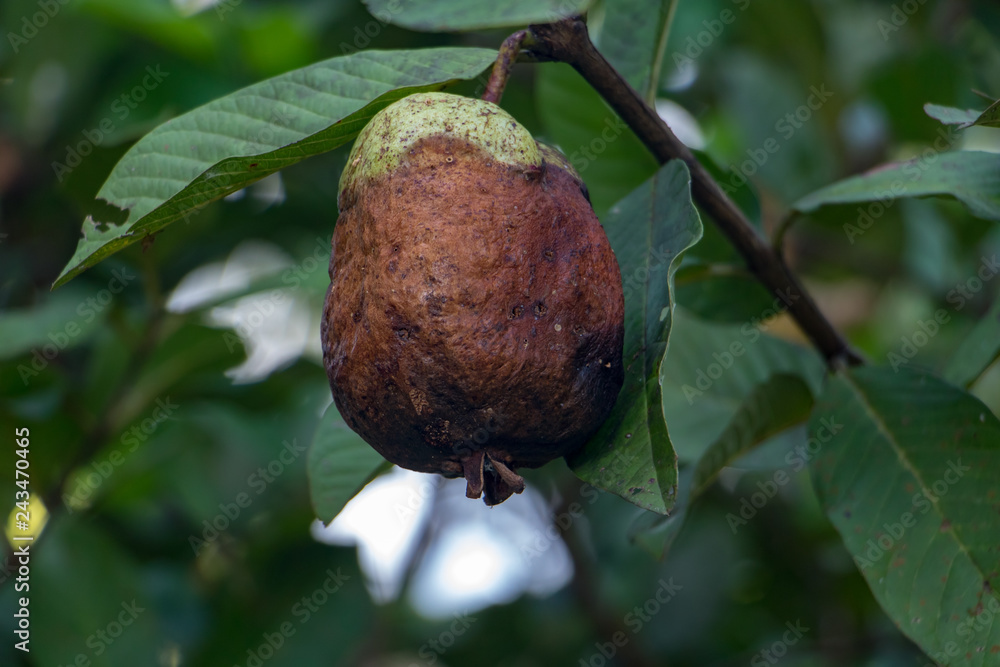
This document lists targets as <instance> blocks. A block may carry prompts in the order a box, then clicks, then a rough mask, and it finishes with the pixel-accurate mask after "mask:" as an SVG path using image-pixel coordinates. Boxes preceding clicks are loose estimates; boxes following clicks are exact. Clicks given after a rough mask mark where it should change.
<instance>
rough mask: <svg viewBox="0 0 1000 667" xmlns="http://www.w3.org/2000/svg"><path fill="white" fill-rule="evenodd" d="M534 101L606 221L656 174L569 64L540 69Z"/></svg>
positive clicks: (644, 152)
mask: <svg viewBox="0 0 1000 667" xmlns="http://www.w3.org/2000/svg"><path fill="white" fill-rule="evenodd" d="M535 102H536V106H537V108H538V115H539V117H540V118H541V119H542V123H543V124H544V126H545V133H546V135H545V138H546V139H548V140H550V141H552V142H554V143H556V144H557V145H558V146H559V148H561V149H562V151H563V152H564V153H565V154H566V156H567V157H568V158H569V161H570V163H572V165H573V167H575V168H576V170H577V171H578V172H579V173H580V176H581V177H583V180H584V181H585V182H586V183H587V187H588V188H589V189H590V199H591V201H592V202H593V204H594V210H595V211H597V215H599V216H602V217H603V214H604V212H605V211H606V210H607V209H608V208H610V207H611V205H613V204H614V203H615V202H617V201H619V200H621V199H622V198H624V197H625V196H626V195H628V194H629V193H630V192H632V191H633V190H635V189H636V188H637V187H639V186H640V185H641V184H642V183H644V182H645V181H646V179H648V178H649V177H650V176H652V175H653V174H654V173H656V170H657V168H658V165H657V163H656V160H655V159H654V158H653V156H652V154H651V153H650V152H649V151H648V150H646V147H645V146H643V145H642V143H641V142H640V141H639V139H637V138H636V136H635V134H633V132H632V130H630V129H629V128H628V126H627V125H626V124H625V122H624V121H623V120H622V119H621V118H619V117H618V114H616V113H615V112H614V111H612V109H611V107H609V106H608V105H607V104H606V103H605V102H604V100H603V99H601V96H600V95H599V94H598V93H597V92H595V91H594V89H593V88H591V87H590V85H589V84H588V83H587V82H586V81H584V79H583V77H581V76H580V75H579V74H577V73H576V72H575V71H574V70H573V68H572V67H570V66H569V65H564V64H561V63H550V64H545V65H542V66H540V67H539V68H538V74H537V78H536V81H535Z"/></svg>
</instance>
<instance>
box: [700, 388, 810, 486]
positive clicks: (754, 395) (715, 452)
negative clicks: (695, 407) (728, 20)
mask: <svg viewBox="0 0 1000 667" xmlns="http://www.w3.org/2000/svg"><path fill="white" fill-rule="evenodd" d="M812 407H813V394H812V391H811V388H810V387H809V385H808V384H806V383H805V382H804V381H803V380H802V378H800V377H798V376H796V375H785V374H777V375H774V376H772V377H771V378H769V379H768V380H766V381H765V382H762V383H761V384H759V385H757V386H756V387H755V388H754V389H753V391H751V392H750V393H749V394H748V395H747V397H746V399H744V401H743V403H742V405H740V407H739V409H738V410H737V411H736V414H735V415H733V418H732V420H730V422H729V424H727V425H726V428H725V430H724V431H723V432H722V434H721V435H720V436H719V437H718V438H717V439H716V441H715V442H713V443H712V444H711V445H710V446H709V447H708V449H706V450H705V452H704V453H703V454H702V455H701V458H700V459H699V460H698V463H697V464H696V465H695V469H694V477H693V479H692V481H691V498H692V500H693V499H694V498H696V497H697V496H699V495H701V494H702V493H704V491H705V489H707V488H708V487H709V486H710V485H711V484H712V482H714V481H715V478H716V477H718V475H719V471H720V470H722V469H723V468H725V467H726V466H729V465H731V464H732V463H733V462H734V461H736V459H738V458H740V457H741V456H743V455H744V454H746V453H747V452H749V451H750V450H752V449H753V448H754V447H756V446H757V445H759V444H761V443H762V442H764V441H766V440H768V439H769V438H771V437H773V436H775V435H777V434H778V433H781V432H782V431H784V430H786V429H789V428H791V427H793V426H795V425H796V424H805V423H806V421H807V420H808V419H809V413H810V412H812ZM788 463H789V465H792V462H791V461H788Z"/></svg>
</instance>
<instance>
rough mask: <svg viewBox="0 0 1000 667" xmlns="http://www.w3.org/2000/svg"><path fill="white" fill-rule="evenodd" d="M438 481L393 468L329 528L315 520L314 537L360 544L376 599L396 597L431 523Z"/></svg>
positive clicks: (371, 591) (368, 579)
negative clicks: (428, 524) (420, 539)
mask: <svg viewBox="0 0 1000 667" xmlns="http://www.w3.org/2000/svg"><path fill="white" fill-rule="evenodd" d="M437 482H438V478H437V477H435V476H433V475H426V474H423V473H419V472H413V471H411V470H403V469H402V468H393V469H392V471H391V472H389V473H388V474H386V475H383V476H382V477H379V478H378V479H376V480H374V481H373V482H372V483H371V484H369V485H368V486H366V487H365V488H364V490H362V491H361V493H359V494H358V495H357V496H355V497H354V498H353V499H352V500H351V501H350V502H349V503H347V505H346V506H345V507H344V509H343V510H342V511H341V513H340V514H338V515H337V517H336V518H335V519H334V520H333V521H332V522H331V523H330V525H329V526H326V527H324V526H323V522H321V521H315V522H313V525H312V534H313V537H314V538H315V539H316V540H317V541H319V542H323V543H325V544H338V545H344V546H351V545H357V547H358V561H359V562H360V564H361V570H362V571H363V572H364V573H365V577H366V578H367V582H366V583H367V586H368V591H369V592H370V593H371V596H372V598H373V599H374V600H375V601H376V602H379V603H384V602H389V601H391V600H394V599H396V598H397V597H399V593H400V590H401V589H402V587H403V578H404V575H405V573H406V568H407V565H408V564H409V563H410V561H411V560H412V559H413V556H414V552H415V550H416V547H417V541H418V539H419V538H420V534H421V532H422V530H423V529H424V528H425V527H426V523H427V518H428V516H429V514H430V505H431V502H430V501H431V500H432V499H433V497H434V485H435V484H436V483H437Z"/></svg>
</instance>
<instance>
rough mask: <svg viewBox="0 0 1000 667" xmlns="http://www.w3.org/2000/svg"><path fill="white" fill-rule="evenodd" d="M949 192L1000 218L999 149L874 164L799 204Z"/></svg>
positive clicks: (800, 207)
mask: <svg viewBox="0 0 1000 667" xmlns="http://www.w3.org/2000/svg"><path fill="white" fill-rule="evenodd" d="M928 196H945V197H953V198H955V199H958V200H959V201H961V202H962V203H963V204H965V205H966V206H967V207H968V208H969V210H970V211H971V212H972V214H973V215H976V216H979V217H980V218H985V219H987V220H996V221H1000V154H998V153H983V152H979V151H955V152H951V153H933V154H930V155H928V156H927V157H921V158H916V159H913V160H909V161H907V162H900V163H892V164H886V165H882V166H880V167H876V168H875V169H872V170H871V171H869V172H867V173H865V174H861V175H860V176H853V177H851V178H848V179H845V180H843V181H839V182H837V183H834V184H832V185H828V186H826V187H824V188H820V189H819V190H816V191H815V192H813V193H811V194H808V195H806V196H805V197H803V198H802V199H800V200H798V201H797V202H796V203H795V206H794V208H795V210H797V211H801V212H803V213H809V212H811V211H815V210H816V209H818V208H820V207H821V206H829V205H831V204H854V203H858V202H867V201H876V200H877V201H879V202H880V203H881V204H882V205H883V206H884V205H886V203H887V201H888V200H893V199H898V198H900V197H928Z"/></svg>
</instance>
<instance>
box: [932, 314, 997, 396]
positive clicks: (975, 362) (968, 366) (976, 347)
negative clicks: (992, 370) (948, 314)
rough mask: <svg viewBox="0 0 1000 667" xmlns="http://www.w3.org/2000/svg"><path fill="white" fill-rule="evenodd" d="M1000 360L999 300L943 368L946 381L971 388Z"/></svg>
mask: <svg viewBox="0 0 1000 667" xmlns="http://www.w3.org/2000/svg"><path fill="white" fill-rule="evenodd" d="M998 357H1000V299H997V301H996V303H994V304H993V307H992V308H991V309H990V312H988V313H986V315H985V316H984V317H983V319H981V320H979V322H977V323H976V326H975V327H973V329H972V331H970V332H969V335H968V336H966V338H965V340H964V341H962V343H961V345H959V347H958V350H957V351H956V352H955V355H954V356H953V357H952V358H951V360H950V361H949V362H948V365H947V366H946V367H945V369H944V379H945V380H947V381H948V382H951V383H952V384H956V385H958V386H960V387H969V386H971V385H972V384H973V383H974V382H975V381H976V380H978V379H979V376H981V375H982V374H983V373H984V372H985V371H986V369H987V368H989V367H990V365H991V364H992V363H993V362H994V361H996V360H997V358H998Z"/></svg>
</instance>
